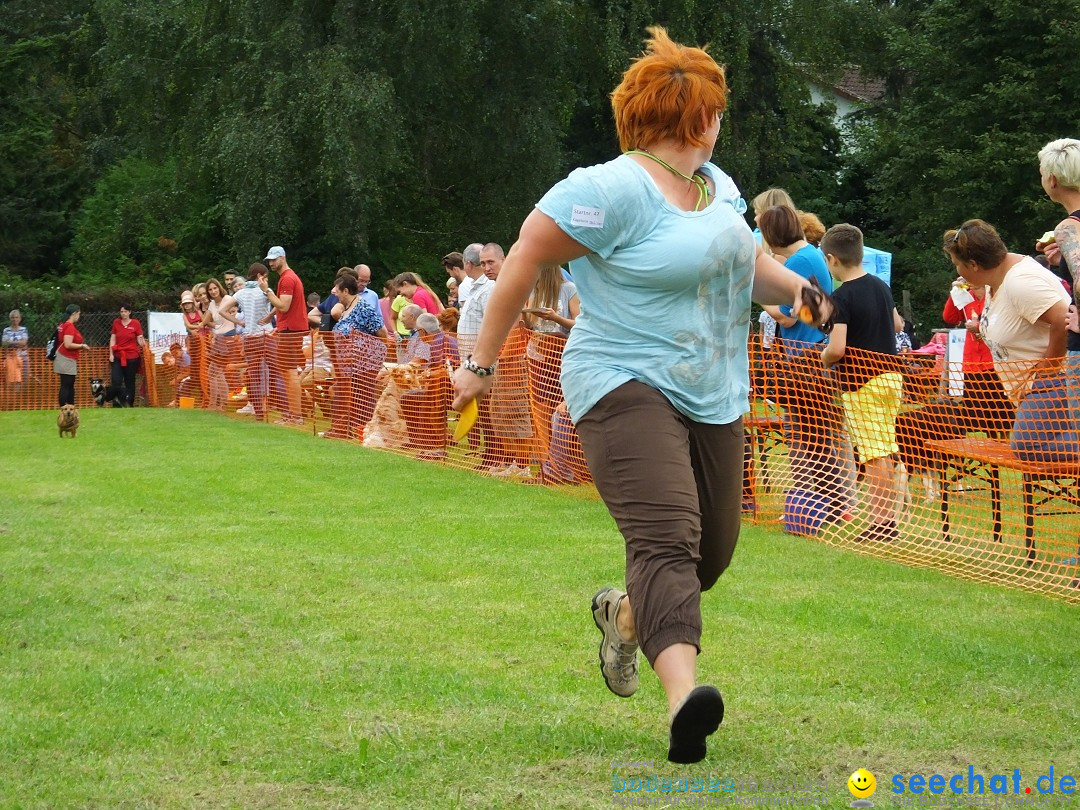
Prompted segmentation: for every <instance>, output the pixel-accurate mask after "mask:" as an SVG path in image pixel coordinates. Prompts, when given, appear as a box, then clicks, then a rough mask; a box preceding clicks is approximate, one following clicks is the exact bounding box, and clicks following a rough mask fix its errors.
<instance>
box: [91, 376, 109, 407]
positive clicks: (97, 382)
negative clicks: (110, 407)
mask: <svg viewBox="0 0 1080 810" xmlns="http://www.w3.org/2000/svg"><path fill="white" fill-rule="evenodd" d="M107 391H108V389H107V388H106V386H105V381H104V380H102V379H101V378H100V377H94V378H93V379H92V380H90V393H91V394H93V395H94V402H96V403H97V405H98V407H99V408H100V407H102V406H103V405H104V404H105V395H106V393H107Z"/></svg>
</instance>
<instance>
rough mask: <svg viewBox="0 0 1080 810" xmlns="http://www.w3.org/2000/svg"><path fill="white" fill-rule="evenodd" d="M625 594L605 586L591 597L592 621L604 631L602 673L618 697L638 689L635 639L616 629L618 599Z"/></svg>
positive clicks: (601, 646) (601, 650)
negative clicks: (630, 639)
mask: <svg viewBox="0 0 1080 810" xmlns="http://www.w3.org/2000/svg"><path fill="white" fill-rule="evenodd" d="M625 598H626V594H625V593H623V592H622V591H620V590H618V589H616V588H604V589H602V590H601V591H600V592H599V593H597V594H596V596H594V597H593V600H592V615H593V621H594V622H596V626H597V627H598V628H599V630H600V632H601V633H603V634H604V639H603V641H601V642H600V674H601V675H603V676H604V683H606V684H607V688H608V689H610V690H611V691H612V692H614V693H615V694H616V695H618V696H619V697H630V696H631V695H632V694H634V692H636V691H637V683H638V673H637V651H638V645H637V642H634V641H623V640H622V638H621V637H620V636H619V632H618V630H616V629H615V616H616V614H617V613H618V612H619V602H621V601H622V600H623V599H625Z"/></svg>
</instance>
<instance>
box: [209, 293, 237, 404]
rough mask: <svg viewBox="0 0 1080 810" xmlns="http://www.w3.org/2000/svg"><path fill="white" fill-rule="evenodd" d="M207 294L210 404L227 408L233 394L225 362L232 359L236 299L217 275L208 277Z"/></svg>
mask: <svg viewBox="0 0 1080 810" xmlns="http://www.w3.org/2000/svg"><path fill="white" fill-rule="evenodd" d="M206 295H207V298H208V299H209V303H208V304H207V307H206V313H205V314H204V315H203V324H204V325H205V326H207V327H208V328H209V329H210V355H209V361H210V362H209V377H210V403H209V407H211V408H213V409H215V410H219V411H223V410H225V405H226V404H227V402H228V396H229V384H228V382H227V380H226V379H225V365H226V364H227V363H228V361H229V344H228V343H227V342H226V341H227V339H228V338H231V337H233V336H234V335H235V334H236V321H237V316H236V299H235V298H233V297H232V296H231V295H227V294H226V293H225V287H224V286H222V284H221V282H220V281H218V280H217V279H216V278H211V279H208V280H207V282H206Z"/></svg>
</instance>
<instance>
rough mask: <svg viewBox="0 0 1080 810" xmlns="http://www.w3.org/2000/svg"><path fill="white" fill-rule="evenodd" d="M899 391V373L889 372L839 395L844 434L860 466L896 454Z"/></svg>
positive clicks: (900, 395) (902, 382) (902, 381)
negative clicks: (856, 454) (842, 405)
mask: <svg viewBox="0 0 1080 810" xmlns="http://www.w3.org/2000/svg"><path fill="white" fill-rule="evenodd" d="M903 390H904V378H903V377H902V376H901V375H900V373H899V372H896V371H890V372H887V373H885V374H879V375H878V376H876V377H872V378H870V379H869V380H868V381H867V383H866V385H864V386H863V387H862V388H860V389H859V390H858V391H844V392H843V393H841V394H840V400H841V402H843V404H844V418H845V419H847V425H848V432H849V433H850V434H851V442H852V444H854V445H855V446H856V450H857V452H858V456H859V461H860V462H862V463H866V462H867V461H873V460H874V459H876V458H884V457H885V456H890V455H892V454H893V453H896V452H898V451H899V449H900V448H899V447H897V446H896V417H897V416H898V415H899V413H900V400H901V397H902V395H903Z"/></svg>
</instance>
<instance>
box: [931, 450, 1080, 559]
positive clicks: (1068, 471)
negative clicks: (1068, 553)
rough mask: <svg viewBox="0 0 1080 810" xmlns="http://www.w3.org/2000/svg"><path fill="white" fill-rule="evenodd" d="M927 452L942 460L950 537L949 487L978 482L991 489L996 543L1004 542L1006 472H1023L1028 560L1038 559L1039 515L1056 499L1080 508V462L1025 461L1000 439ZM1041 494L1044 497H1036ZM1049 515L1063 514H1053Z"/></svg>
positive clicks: (943, 514)
mask: <svg viewBox="0 0 1080 810" xmlns="http://www.w3.org/2000/svg"><path fill="white" fill-rule="evenodd" d="M926 447H927V449H928V450H930V451H931V452H933V453H935V454H937V456H938V457H939V459H940V461H941V462H942V463H941V464H940V465H939V482H940V485H941V525H942V531H943V534H944V537H945V540H946V541H948V540H949V539H950V538H949V485H950V483H952V482H955V481H962V480H963V479H965V478H971V477H974V478H978V479H981V480H984V481H987V482H988V483H989V484H990V506H991V511H992V516H993V520H994V540H995V542H999V543H1000V542H1001V534H1002V531H1001V470H1002V469H1006V470H1015V471H1017V472H1019V473H1020V475H1021V479H1022V481H1023V484H1022V487H1021V488H1022V490H1023V492H1022V499H1023V510H1024V545H1025V547H1026V548H1027V560H1028V563H1029V564H1030V563H1031V562H1033V561H1034V560H1035V513H1036V509H1037V508H1038V507H1039V506H1042V505H1043V504H1045V503H1048V502H1049V501H1052V500H1059V501H1064V502H1065V503H1068V504H1070V505H1071V506H1073V507H1075V508H1080V461H1078V462H1071V463H1067V464H1057V463H1054V464H1050V463H1042V462H1031V461H1021V460H1020V459H1018V458H1017V457H1016V455H1015V454H1014V453H1013V451H1012V449H1011V448H1010V447H1009V445H1008V442H1004V441H999V440H997V439H985V438H966V439H946V440H940V441H934V440H928V441H927V442H926ZM1036 493H1039V495H1038V498H1036ZM1046 514H1061V513H1060V512H1051V513H1046Z"/></svg>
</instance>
